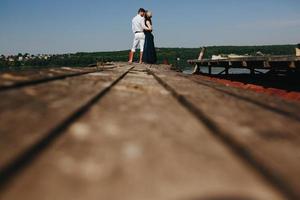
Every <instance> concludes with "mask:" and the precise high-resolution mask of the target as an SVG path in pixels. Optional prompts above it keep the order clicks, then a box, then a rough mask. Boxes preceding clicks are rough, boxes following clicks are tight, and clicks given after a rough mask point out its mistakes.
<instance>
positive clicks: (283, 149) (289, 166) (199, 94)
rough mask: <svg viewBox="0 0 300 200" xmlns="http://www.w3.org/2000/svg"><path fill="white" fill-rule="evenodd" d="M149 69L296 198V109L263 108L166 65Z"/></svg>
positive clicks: (299, 162) (299, 161) (299, 160)
mask: <svg viewBox="0 0 300 200" xmlns="http://www.w3.org/2000/svg"><path fill="white" fill-rule="evenodd" d="M151 71H152V72H154V74H156V75H157V77H158V78H159V79H160V80H162V81H163V82H164V83H166V84H167V87H169V88H170V89H171V90H174V93H176V94H175V96H177V98H178V100H179V101H181V102H183V103H185V104H188V105H187V107H189V108H190V110H191V112H194V114H195V115H198V116H199V118H201V120H204V121H206V122H207V126H208V127H209V128H211V129H212V130H213V131H214V132H215V134H216V135H217V136H218V137H219V138H220V139H221V140H223V141H224V142H227V143H228V144H229V145H231V146H232V148H233V150H234V151H236V152H237V151H239V152H237V153H240V155H241V157H244V158H245V160H248V161H249V163H250V164H252V165H253V166H254V167H255V168H257V169H258V170H259V171H261V172H262V174H264V175H265V176H266V177H267V178H268V179H269V180H270V181H271V182H273V183H274V184H275V185H278V186H279V188H281V189H282V191H284V192H285V193H286V194H287V195H288V196H289V197H290V198H293V199H294V198H295V199H297V198H300V185H299V178H298V177H299V175H300V168H299V166H300V147H299V144H300V143H299V142H300V141H299V131H300V123H299V120H298V119H297V116H298V115H296V118H293V117H290V116H287V115H286V113H291V110H286V113H279V112H274V111H272V110H271V109H265V108H263V107H262V106H259V105H257V104H255V103H253V102H251V101H245V100H244V99H241V98H237V97H236V96H233V95H229V94H227V93H225V92H222V91H219V90H216V89H214V88H212V87H213V86H212V87H211V86H210V87H208V86H207V85H203V84H197V83H195V82H193V81H190V80H188V79H187V78H183V76H182V75H179V74H178V73H175V72H170V71H169V70H162V69H157V68H151ZM211 85H213V83H212V84H211ZM239 92H240V93H241V94H242V93H247V91H241V90H240V91H239ZM261 96H263V95H261ZM266 99H268V104H272V99H273V101H274V104H275V105H276V104H277V103H278V101H277V100H276V97H268V98H266ZM286 104H288V102H286ZM293 105H294V106H293ZM277 106H278V104H277ZM290 106H291V107H293V108H294V109H295V110H294V111H293V112H292V113H299V111H300V109H299V105H296V104H291V105H290ZM275 107H276V106H275ZM286 107H287V106H282V108H281V109H283V110H284V109H285V108H286Z"/></svg>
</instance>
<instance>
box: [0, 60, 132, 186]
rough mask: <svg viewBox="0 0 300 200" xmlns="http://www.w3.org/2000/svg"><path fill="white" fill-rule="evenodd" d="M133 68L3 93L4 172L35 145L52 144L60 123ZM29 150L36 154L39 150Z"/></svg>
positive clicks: (0, 144) (0, 147) (0, 164)
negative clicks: (54, 133)
mask: <svg viewBox="0 0 300 200" xmlns="http://www.w3.org/2000/svg"><path fill="white" fill-rule="evenodd" d="M129 68H131V66H128V67H124V68H117V69H115V70H113V71H111V70H107V71H103V72H98V73H92V74H88V75H84V76H79V77H73V78H68V79H64V80H59V81H52V82H49V83H47V84H39V85H36V86H30V87H25V88H22V89H19V90H11V91H5V92H1V93H0V98H1V99H5V101H1V102H0V110H1V113H0V118H1V120H0V137H1V140H0V152H2V153H1V157H0V173H4V172H6V171H9V170H10V168H13V167H14V166H13V165H14V163H16V162H23V161H22V159H23V158H22V156H27V155H23V154H24V153H26V151H27V150H28V149H31V148H32V146H33V148H34V147H35V145H37V146H38V145H40V144H42V145H44V143H45V145H46V144H47V143H49V141H44V140H50V139H53V137H52V131H56V127H57V126H63V124H62V123H67V122H68V117H70V116H72V117H74V115H77V113H76V112H79V111H80V112H81V110H78V109H79V108H82V107H83V106H85V104H86V103H88V102H89V101H90V100H91V98H93V97H94V96H95V95H97V94H99V93H101V92H102V91H103V90H105V89H106V88H107V87H108V86H109V85H110V84H111V83H113V82H114V81H115V80H116V79H117V78H118V77H120V76H121V75H122V74H123V73H124V72H126V71H127V70H128V69H129ZM38 147H39V146H38ZM29 151H30V153H32V152H31V151H35V149H32V150H29ZM3 152H5V153H3ZM20 156H21V157H20ZM20 159H21V161H20ZM21 164H22V163H21ZM3 177H5V174H1V178H0V179H1V183H2V182H3V180H2V178H3ZM4 181H5V180H4Z"/></svg>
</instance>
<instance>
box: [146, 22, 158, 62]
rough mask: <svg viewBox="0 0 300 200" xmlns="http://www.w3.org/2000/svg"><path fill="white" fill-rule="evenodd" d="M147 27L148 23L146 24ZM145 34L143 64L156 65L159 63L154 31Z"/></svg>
mask: <svg viewBox="0 0 300 200" xmlns="http://www.w3.org/2000/svg"><path fill="white" fill-rule="evenodd" d="M146 26H147V23H146ZM144 32H145V45H144V52H143V62H144V63H148V64H155V63H156V61H157V57H156V51H155V46H154V36H153V34H152V31H144Z"/></svg>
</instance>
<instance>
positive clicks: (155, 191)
mask: <svg viewBox="0 0 300 200" xmlns="http://www.w3.org/2000/svg"><path fill="white" fill-rule="evenodd" d="M20 197H22V199H23V200H27V199H28V200H35V199H43V200H53V199H56V200H60V199H62V200H63V199H72V200H81V199H85V200H94V199H95V200H96V199H110V200H114V199H122V200H148V199H149V200H153V199H156V200H194V199H255V200H260V199H262V200H264V199H272V200H276V199H283V197H281V196H280V195H279V194H278V193H277V192H276V191H274V190H273V188H272V187H270V186H269V184H268V183H266V182H265V181H264V179H262V178H261V177H260V176H259V175H258V173H257V172H256V171H255V170H253V169H252V168H250V167H248V165H246V164H245V163H243V162H241V160H240V159H239V158H238V157H236V156H235V155H234V154H232V152H231V151H230V150H228V148H227V146H226V145H224V144H223V143H222V142H220V141H218V140H216V139H215V137H214V136H213V135H212V134H211V133H209V130H208V129H207V128H206V127H205V125H204V124H203V123H201V122H199V120H197V119H196V118H195V117H194V116H193V115H192V114H191V113H190V112H188V111H187V110H186V108H184V107H183V106H182V105H180V104H179V103H178V102H177V100H176V99H175V98H174V97H173V96H172V95H171V94H170V93H169V92H168V91H167V90H165V89H164V88H163V87H162V86H161V85H159V83H158V82H157V81H156V80H155V79H154V78H153V76H151V75H149V74H147V73H146V72H145V67H136V68H135V70H132V71H131V72H130V73H129V74H128V75H127V76H126V77H125V78H124V79H123V80H121V81H120V82H119V83H118V84H117V85H116V86H115V87H113V88H112V90H111V91H110V92H109V93H108V94H107V95H106V96H105V97H104V98H102V99H101V100H100V101H99V102H98V104H96V105H95V106H94V107H93V108H92V109H91V110H90V112H89V113H87V114H86V115H85V116H84V117H83V118H81V119H79V120H78V121H77V122H76V123H74V124H73V125H72V126H71V127H70V128H69V129H68V131H67V132H66V133H65V134H64V135H62V137H60V138H59V139H58V140H57V142H55V143H54V144H53V145H52V146H51V148H49V149H47V151H45V152H44V153H43V155H42V156H40V157H39V158H38V159H37V160H36V161H35V162H34V163H32V165H31V166H30V167H28V169H26V170H24V171H23V172H22V174H20V176H18V177H17V178H16V179H15V180H14V181H13V182H11V184H10V186H9V187H8V188H7V190H6V191H4V192H2V194H0V199H3V200H4V199H5V200H15V199H19V198H20Z"/></svg>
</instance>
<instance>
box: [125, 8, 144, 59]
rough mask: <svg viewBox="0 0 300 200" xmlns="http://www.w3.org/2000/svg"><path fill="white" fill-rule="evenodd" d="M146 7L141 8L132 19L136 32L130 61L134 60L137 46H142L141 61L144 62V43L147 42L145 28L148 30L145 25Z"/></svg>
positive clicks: (133, 29) (133, 30) (133, 28)
mask: <svg viewBox="0 0 300 200" xmlns="http://www.w3.org/2000/svg"><path fill="white" fill-rule="evenodd" d="M145 12H146V11H145V9H143V8H140V9H139V11H138V14H137V16H135V17H134V18H133V19H132V32H133V34H134V40H133V46H132V49H131V51H130V53H129V61H128V62H129V63H132V62H133V57H134V53H135V51H136V49H137V48H140V61H139V63H142V58H143V51H144V44H145V34H144V30H148V28H147V26H146V25H145V18H144V16H145Z"/></svg>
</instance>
